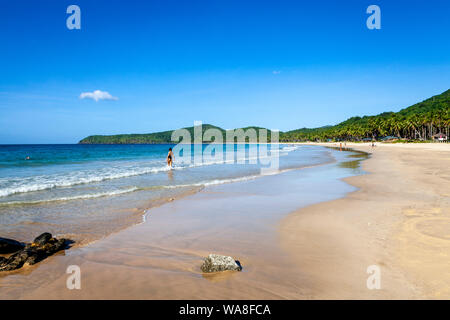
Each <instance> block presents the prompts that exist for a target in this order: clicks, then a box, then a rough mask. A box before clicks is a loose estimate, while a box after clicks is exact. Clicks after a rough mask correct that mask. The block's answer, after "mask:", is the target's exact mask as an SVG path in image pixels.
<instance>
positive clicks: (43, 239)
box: [33, 232, 52, 246]
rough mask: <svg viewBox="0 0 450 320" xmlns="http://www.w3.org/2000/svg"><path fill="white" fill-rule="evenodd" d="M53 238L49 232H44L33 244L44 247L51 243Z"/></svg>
mask: <svg viewBox="0 0 450 320" xmlns="http://www.w3.org/2000/svg"><path fill="white" fill-rule="evenodd" d="M51 238H52V235H51V234H50V233H48V232H44V233H43V234H41V235H40V236H38V237H36V239H34V240H33V243H34V244H36V245H41V246H42V245H44V244H46V243H48V242H49V241H50V239H51Z"/></svg>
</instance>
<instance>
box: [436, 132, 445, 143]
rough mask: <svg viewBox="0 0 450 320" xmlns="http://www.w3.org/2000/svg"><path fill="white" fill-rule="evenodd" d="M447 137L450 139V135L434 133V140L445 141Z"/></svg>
mask: <svg viewBox="0 0 450 320" xmlns="http://www.w3.org/2000/svg"><path fill="white" fill-rule="evenodd" d="M447 139H448V137H447V135H446V134H444V133H436V134H435V135H433V140H434V141H439V142H445V141H447Z"/></svg>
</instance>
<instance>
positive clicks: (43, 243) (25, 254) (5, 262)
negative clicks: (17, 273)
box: [0, 232, 73, 271]
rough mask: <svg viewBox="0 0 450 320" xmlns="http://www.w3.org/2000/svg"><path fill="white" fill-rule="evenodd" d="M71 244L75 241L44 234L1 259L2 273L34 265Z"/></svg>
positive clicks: (0, 267)
mask: <svg viewBox="0 0 450 320" xmlns="http://www.w3.org/2000/svg"><path fill="white" fill-rule="evenodd" d="M13 241H14V240H13ZM71 243H73V241H71V240H67V239H56V238H53V237H52V235H51V234H50V233H48V232H46V233H43V234H41V235H40V236H38V237H37V238H36V239H34V241H33V242H32V243H29V244H27V245H22V247H20V248H19V249H18V250H16V252H15V253H13V254H12V255H10V256H9V257H7V258H5V257H0V271H11V270H16V269H19V268H21V267H22V266H23V265H25V264H29V265H33V264H35V263H38V262H39V261H42V260H44V259H45V258H47V257H48V256H51V255H52V254H54V253H56V252H58V251H60V250H64V249H67V248H68V247H69V245H70V244H71Z"/></svg>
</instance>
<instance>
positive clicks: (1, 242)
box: [0, 238, 25, 254]
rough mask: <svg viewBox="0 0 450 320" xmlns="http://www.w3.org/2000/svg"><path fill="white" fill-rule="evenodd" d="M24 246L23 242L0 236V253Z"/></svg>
mask: <svg viewBox="0 0 450 320" xmlns="http://www.w3.org/2000/svg"><path fill="white" fill-rule="evenodd" d="M24 246H25V244H23V243H21V242H19V241H16V240H12V239H6V238H0V254H5V253H13V252H16V251H19V250H20V249H23V247H24Z"/></svg>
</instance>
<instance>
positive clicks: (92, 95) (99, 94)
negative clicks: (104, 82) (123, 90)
mask: <svg viewBox="0 0 450 320" xmlns="http://www.w3.org/2000/svg"><path fill="white" fill-rule="evenodd" d="M80 99H92V100H95V101H99V100H119V98H117V97H113V96H112V95H110V94H109V92H107V91H101V90H95V91H94V92H82V93H81V94H80Z"/></svg>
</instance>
